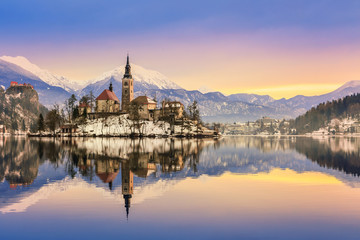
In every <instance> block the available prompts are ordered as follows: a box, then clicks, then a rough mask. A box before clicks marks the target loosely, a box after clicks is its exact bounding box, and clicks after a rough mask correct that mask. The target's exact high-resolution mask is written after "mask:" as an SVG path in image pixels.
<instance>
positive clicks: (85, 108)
mask: <svg viewBox="0 0 360 240" xmlns="http://www.w3.org/2000/svg"><path fill="white" fill-rule="evenodd" d="M78 109H79V114H80V115H83V114H84V111H86V113H91V107H90V105H89V104H87V103H86V102H81V103H80V104H79V107H78Z"/></svg>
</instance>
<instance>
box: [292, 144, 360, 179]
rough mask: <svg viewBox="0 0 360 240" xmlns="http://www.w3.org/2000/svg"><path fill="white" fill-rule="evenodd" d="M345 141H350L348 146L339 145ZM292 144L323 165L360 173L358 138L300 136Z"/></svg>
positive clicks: (356, 174)
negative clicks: (320, 138) (319, 138)
mask: <svg viewBox="0 0 360 240" xmlns="http://www.w3.org/2000/svg"><path fill="white" fill-rule="evenodd" d="M344 141H346V142H347V143H348V144H347V147H345V146H343V147H339V146H341V145H342V144H343V143H344ZM349 145H350V146H349ZM351 145H353V146H355V147H352V146H351ZM292 146H293V147H294V148H295V149H296V151H298V152H299V153H302V154H304V155H305V156H306V157H307V158H308V159H310V160H311V161H313V162H315V163H317V164H319V165H320V166H321V167H326V168H331V169H335V170H339V171H342V172H345V173H347V174H352V175H355V176H359V175H360V150H359V139H357V138H352V139H339V138H333V139H332V138H330V139H326V140H316V139H311V138H300V139H298V140H297V141H296V142H295V143H294V144H293V145H292Z"/></svg>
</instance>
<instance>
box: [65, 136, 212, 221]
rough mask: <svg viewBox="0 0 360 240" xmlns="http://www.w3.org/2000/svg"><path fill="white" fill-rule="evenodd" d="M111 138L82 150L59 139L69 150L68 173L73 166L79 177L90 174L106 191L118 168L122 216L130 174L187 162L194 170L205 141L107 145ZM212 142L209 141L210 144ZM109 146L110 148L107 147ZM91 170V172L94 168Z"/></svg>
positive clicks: (131, 188) (174, 167)
mask: <svg viewBox="0 0 360 240" xmlns="http://www.w3.org/2000/svg"><path fill="white" fill-rule="evenodd" d="M109 141H110V142H111V139H107V140H106V139H103V141H101V142H102V145H97V146H98V147H99V146H101V147H99V148H96V147H95V146H94V147H92V148H89V149H84V148H83V146H84V145H83V144H82V143H81V142H76V141H72V140H70V141H62V142H61V145H62V147H63V149H67V150H70V152H71V153H69V155H70V156H71V164H68V167H67V171H68V173H69V175H72V176H74V172H76V168H78V170H79V172H80V173H81V175H82V176H85V177H88V178H89V179H93V177H94V173H95V174H96V176H97V177H98V178H99V179H100V180H101V181H102V182H103V183H105V184H107V185H108V187H109V190H110V191H111V190H113V183H114V181H115V180H116V178H117V177H118V175H119V173H120V169H121V189H122V195H123V198H124V202H125V209H126V215H127V216H128V214H129V209H130V206H131V198H132V196H133V192H134V175H135V176H136V177H138V178H147V177H148V176H149V175H151V174H156V171H157V170H158V169H157V165H159V166H160V171H161V172H163V173H172V172H178V171H181V170H182V169H183V168H184V166H185V163H186V162H187V161H189V164H190V165H191V166H192V169H193V170H194V171H196V169H197V168H196V165H197V163H198V161H199V154H200V152H201V150H202V149H203V147H204V146H205V145H206V142H208V143H210V141H203V140H174V139H171V140H164V139H161V140H160V141H158V140H152V143H151V145H150V146H151V147H150V146H149V144H150V142H147V141H148V140H146V139H143V140H132V141H127V140H124V141H120V142H119V143H121V144H117V145H116V146H120V147H119V148H117V147H111V143H109ZM212 142H213V141H211V143H212ZM124 146H125V147H124ZM110 148H111V149H110ZM94 169H95V171H94Z"/></svg>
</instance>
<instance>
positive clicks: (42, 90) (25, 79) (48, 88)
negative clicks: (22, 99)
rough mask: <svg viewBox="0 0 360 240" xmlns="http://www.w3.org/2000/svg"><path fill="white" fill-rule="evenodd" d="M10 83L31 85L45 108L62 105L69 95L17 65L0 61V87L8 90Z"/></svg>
mask: <svg viewBox="0 0 360 240" xmlns="http://www.w3.org/2000/svg"><path fill="white" fill-rule="evenodd" d="M12 81H16V82H19V83H30V84H31V85H33V86H34V89H35V90H36V91H37V92H38V95H39V101H40V103H41V104H43V105H45V106H47V107H50V106H52V105H53V104H54V103H63V101H64V99H66V98H68V97H70V93H69V92H68V91H66V90H65V89H63V88H61V87H56V86H52V85H50V84H48V83H46V82H44V81H42V80H41V79H40V78H39V77H37V76H35V75H34V74H33V73H31V72H29V71H27V70H25V69H23V68H21V67H19V66H18V65H15V64H12V63H10V62H7V61H4V60H1V59H0V85H2V86H4V87H5V88H8V87H9V86H10V83H11V82H12Z"/></svg>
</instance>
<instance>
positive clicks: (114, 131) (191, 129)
mask: <svg viewBox="0 0 360 240" xmlns="http://www.w3.org/2000/svg"><path fill="white" fill-rule="evenodd" d="M196 131H197V127H196V126H195V125H194V124H190V125H189V126H188V127H185V126H178V125H176V126H174V133H173V134H174V135H177V134H196ZM202 131H203V132H206V129H202ZM78 134H79V135H81V136H128V135H131V134H141V135H144V136H148V135H170V134H171V127H170V124H169V123H168V122H164V121H156V122H153V121H145V120H141V121H140V122H139V124H137V123H136V122H134V121H132V120H130V119H129V115H128V114H123V115H118V116H109V117H106V118H97V119H93V120H87V122H86V123H85V124H82V125H79V126H78Z"/></svg>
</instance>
